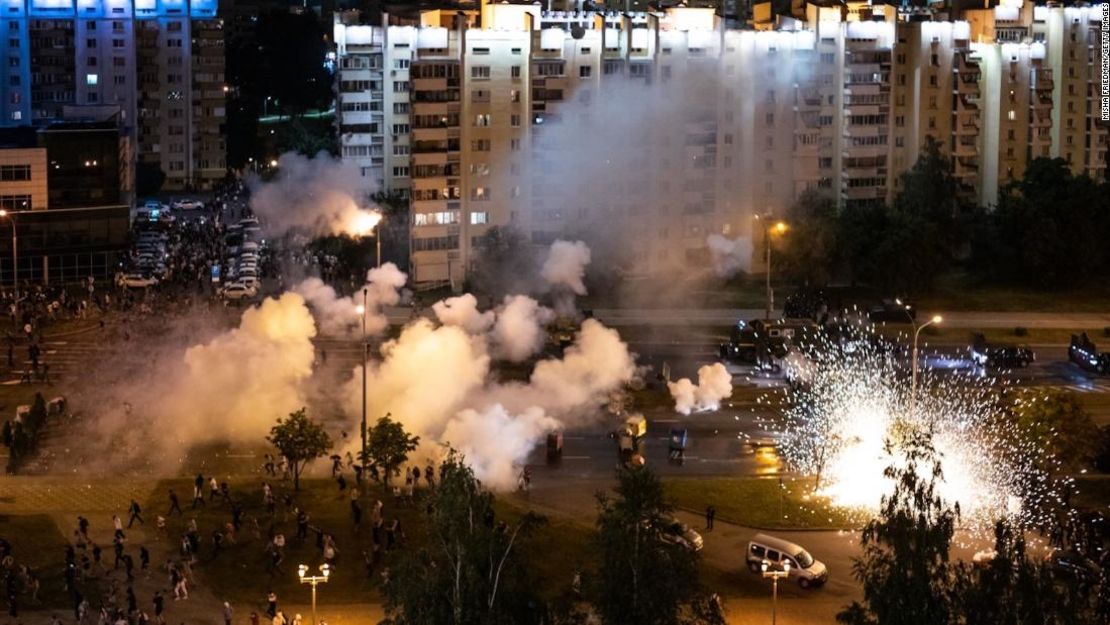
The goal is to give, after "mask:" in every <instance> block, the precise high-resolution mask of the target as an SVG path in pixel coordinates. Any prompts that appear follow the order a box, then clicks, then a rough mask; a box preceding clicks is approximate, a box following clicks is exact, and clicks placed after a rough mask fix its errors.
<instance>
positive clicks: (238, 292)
mask: <svg viewBox="0 0 1110 625" xmlns="http://www.w3.org/2000/svg"><path fill="white" fill-rule="evenodd" d="M255 295H258V289H256V288H252V287H249V286H247V285H246V284H244V283H242V282H232V283H231V284H229V285H227V286H225V287H224V288H223V290H222V291H220V296H221V297H223V298H224V299H226V300H233V301H234V300H241V299H250V298H252V297H254V296H255Z"/></svg>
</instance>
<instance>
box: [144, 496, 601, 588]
mask: <svg viewBox="0 0 1110 625" xmlns="http://www.w3.org/2000/svg"><path fill="white" fill-rule="evenodd" d="M171 487H172V488H174V490H175V491H176V492H177V493H178V496H179V498H180V499H181V503H182V506H183V508H184V509H185V514H184V516H182V517H178V516H174V517H173V518H172V519H170V521H169V528H168V529H169V536H170V537H171V539H173V540H176V539H177V538H178V537H180V535H181V534H182V533H183V532H184V531H185V528H186V524H187V522H188V519H189V518H191V517H192V516H194V515H193V512H194V511H193V510H191V509H190V508H189V496H190V494H191V492H192V482H191V481H190V480H188V479H184V480H174V481H167V482H162V483H161V484H159V486H158V487H157V488H156V489H155V491H154V492H155V494H154V496H153V497H154V500H153V501H151V502H149V503H148V509H150V510H152V511H157V512H158V513H161V512H162V511H163V510H165V508H166V507H167V503H166V501H165V493H166V491H167V489H169V488H171ZM231 489H232V493H233V495H234V496H236V497H238V498H239V499H240V500H241V501H242V502H243V504H244V510H245V514H244V516H245V518H246V519H247V522H246V524H245V526H244V528H243V530H241V531H240V532H239V534H238V542H237V544H235V545H230V546H227V547H225V549H224V551H223V552H222V553H221V554H220V555H219V556H218V557H216V558H215V559H213V556H212V530H213V529H214V528H216V527H217V526H222V525H223V524H224V523H227V522H228V521H230V520H231V513H230V508H229V506H227V505H226V504H223V503H220V502H218V501H217V502H212V503H210V504H209V505H208V506H206V507H205V508H201V509H198V510H197V511H196V514H195V516H196V519H197V524H198V526H199V528H200V533H201V539H202V550H201V554H200V556H199V560H200V562H199V564H197V565H196V566H195V567H194V570H195V571H196V574H197V576H198V578H199V581H200V583H201V584H202V585H204V586H206V587H209V588H213V589H215V590H216V592H217V593H219V594H220V595H221V596H224V597H227V598H229V599H232V600H235V601H243V602H246V603H248V604H257V605H258V606H259V607H260V608H261V607H264V599H265V597H266V594H267V593H268V592H269V591H270V590H271V589H273V590H274V592H276V593H277V595H278V596H279V597H283V598H286V600H295V601H301V600H305V601H307V597H308V593H309V589H308V588H307V587H306V586H302V585H301V584H300V583H299V582H298V579H297V574H296V571H297V565H298V564H302V563H303V564H307V565H308V566H309V567H310V568H312V569H313V570H315V569H316V567H317V566H318V565H319V564H320V563H321V562H322V557H321V555H320V552H319V550H318V549H317V548H316V543H315V540H316V533H315V532H313V531H311V530H310V531H309V540H307V541H305V542H304V543H299V542H298V541H297V540H296V539H295V536H296V519H295V516H294V515H292V514H290V515H289V517H288V520H285V518H284V504H283V503H282V499H281V493H282V492H284V491H281V490H280V489H279V488H275V493H278V504H277V514H276V515H275V517H274V522H273V527H274V532H280V533H283V534H285V536H286V539H287V543H286V549H285V551H286V556H285V561H284V562H283V563H282V565H281V566H282V568H283V569H284V571H283V572H282V573H277V574H273V575H271V573H270V572H269V571H268V570H267V569H268V558H267V556H266V553H265V547H266V541H267V536H268V527H267V526H268V522H269V521H268V519H269V517H268V514H267V513H266V512H265V510H264V507H263V503H262V491H261V485H260V483H257V482H239V483H232V484H231ZM418 492H419V491H418ZM374 499H381V501H382V502H383V503H384V504H385V505H384V508H383V513H384V516H385V519H386V522H387V523H388V522H389V520H390V519H392V518H393V517H394V516H396V517H398V518H400V520H401V527H402V529H403V530H404V534H405V538H404V540H403V542H402V543H401V547H400V548H399V549H404V550H412V549H419V548H421V547H422V546H425V545H427V544H428V541H429V536H428V535H427V534H426V528H425V525H424V508H423V504H420V503H419V500H418V502H417V503H415V504H412V505H409V506H401V505H400V504H395V503H394V501H393V498H392V496H391V495H389V496H387V495H385V494H384V491H383V490H382V488H381V487H380V486H377V485H373V486H371V487H370V489H369V497H368V496H367V495H366V494H364V495H363V497H362V498H361V502H362V507H363V528H362V530H361V532H359V533H357V534H356V533H355V532H354V531H353V527H352V523H351V518H350V508H349V497H348V496H347V493H344V494H343V496H342V497H340V496H339V490H338V487H337V486H336V484H335V482H334V481H331V480H325V479H314V480H304V481H302V483H301V491H300V493H299V494H297V495H296V505H298V506H302V507H304V508H305V509H306V510H307V511H308V512H309V514H310V520H309V525H310V526H313V527H320V528H321V529H323V530H324V531H325V532H328V533H330V534H332V535H333V536H334V537H335V541H336V545H337V547H338V549H339V554H338V558H337V561H336V566H335V567H334V568H333V573H332V575H331V579H330V580H329V582H328V585H327V587H326V588H325V589H321V592H326V593H327V597H328V601H329V602H330V603H337V604H346V603H366V602H379V601H381V600H382V598H381V596H380V594H379V591H380V581H381V578H380V576H379V575H378V573H380V571H381V570H382V568H384V567H386V566H389V565H390V562H392V561H393V559H394V558H395V556H396V554H397V553H399V551H396V552H394V553H393V554H389V555H386V556H385V558H384V559H383V561H382V563H381V564H379V566H378V568H377V569H376V571H375V574H374V576H373V577H372V578H368V577H367V574H366V568H365V565H364V560H363V551H364V550H367V551H369V550H370V549H371V547H372V544H373V541H372V534H371V526H370V509H371V506H372V502H373V501H374ZM525 506H526V504H524V503H523V502H515V501H512V500H509V499H508V498H504V499H499V500H498V501H497V504H496V510H497V513H498V516H499V517H500V518H504V519H506V520H510V519H514V518H519V517H520V516H521V515H522V514H524V513H525V511H526V507H525ZM252 516H257V517H258V519H259V523H260V524H261V526H262V536H263V538H262V540H258V539H256V538H255V536H254V534H253V530H251V529H250V528H251V521H250V519H251V517H252ZM591 531H592V527H591V526H587V525H584V524H580V523H577V522H574V521H571V520H567V519H550V520H549V522H548V523H547V524H546V525H545V526H544V527H541V528H540V529H539V530H538V531H537V532H536V533H535V534H534V535H533V536H531V537H530V538H529V540H527V541H524V542H522V543H521V544H520V548H521V549H522V553H523V555H524V557H525V558H527V559H529V560H530V561H531V562H533V563H534V564H535V570H536V571H537V573H538V575H539V578H540V579H539V580H537V581H538V582H540V583H541V587H542V588H544V589H552V592H555V591H562V590H565V589H566V588H567V586H568V585H569V584H570V580H571V578H572V576H573V572H574V570H575V569H578V568H584V567H587V566H589V565H590V564H589V563H590V557H591V549H590V541H589V533H590V532H591ZM383 539H384V534H383Z"/></svg>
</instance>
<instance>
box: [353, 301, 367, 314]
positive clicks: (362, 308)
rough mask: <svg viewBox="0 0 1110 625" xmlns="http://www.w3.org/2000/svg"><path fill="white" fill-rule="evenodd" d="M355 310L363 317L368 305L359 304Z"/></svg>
mask: <svg viewBox="0 0 1110 625" xmlns="http://www.w3.org/2000/svg"><path fill="white" fill-rule="evenodd" d="M355 312H356V313H358V316H360V317H361V316H362V315H364V314H366V307H365V306H363V305H362V304H359V305H358V306H355Z"/></svg>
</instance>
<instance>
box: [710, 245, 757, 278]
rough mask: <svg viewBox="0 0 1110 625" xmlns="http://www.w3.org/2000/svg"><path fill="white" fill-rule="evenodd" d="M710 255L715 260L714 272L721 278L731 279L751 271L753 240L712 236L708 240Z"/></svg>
mask: <svg viewBox="0 0 1110 625" xmlns="http://www.w3.org/2000/svg"><path fill="white" fill-rule="evenodd" d="M705 242H706V244H707V245H708V246H709V254H710V257H711V258H712V259H713V271H714V273H716V274H717V276H718V277H720V278H725V279H727V278H731V277H733V276H735V275H736V274H738V273H740V272H746V271H749V270H751V264H752V240H751V238H750V237H739V238H736V239H727V238H725V237H723V236H721V235H719V234H711V235H709V237H708V238H707V239H706V241H705Z"/></svg>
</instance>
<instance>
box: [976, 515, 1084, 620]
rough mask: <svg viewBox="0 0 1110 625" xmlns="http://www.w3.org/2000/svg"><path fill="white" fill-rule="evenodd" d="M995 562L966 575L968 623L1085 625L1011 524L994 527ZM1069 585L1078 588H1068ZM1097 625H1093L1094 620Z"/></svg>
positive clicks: (1070, 599)
mask: <svg viewBox="0 0 1110 625" xmlns="http://www.w3.org/2000/svg"><path fill="white" fill-rule="evenodd" d="M994 538H995V541H994V557H993V558H991V560H990V561H989V562H987V563H986V564H984V565H980V566H975V565H971V566H964V567H963V569H962V570H961V586H962V589H961V591H960V599H959V604H960V611H961V613H962V614H963V622H966V623H969V624H973V625H977V624H979V623H983V624H986V623H1006V624H1014V625H1018V624H1025V623H1029V624H1033V623H1036V624H1038V625H1064V624H1066V623H1080V622H1083V621H1082V619H1081V618H1080V617H1079V614H1078V611H1079V609H1080V604H1079V602H1076V601H1075V600H1074V597H1072V596H1071V595H1072V594H1074V593H1070V592H1068V591H1066V590H1065V589H1064V586H1062V585H1058V584H1057V583H1056V582H1055V580H1053V579H1052V574H1051V572H1050V571H1049V570H1048V568H1047V566H1045V564H1044V563H1043V562H1040V563H1034V562H1033V561H1032V560H1030V559H1029V557H1028V556H1027V555H1026V553H1025V539H1024V538H1023V537H1022V533H1021V531H1020V530H1019V531H1015V528H1014V527H1012V526H1011V525H1010V524H1009V523H1007V522H1005V521H999V522H998V523H997V524H995V528H994ZM1068 586H1073V585H1071V584H1069V585H1068ZM1092 622H1093V621H1092Z"/></svg>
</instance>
